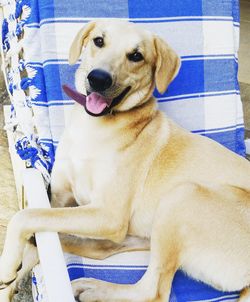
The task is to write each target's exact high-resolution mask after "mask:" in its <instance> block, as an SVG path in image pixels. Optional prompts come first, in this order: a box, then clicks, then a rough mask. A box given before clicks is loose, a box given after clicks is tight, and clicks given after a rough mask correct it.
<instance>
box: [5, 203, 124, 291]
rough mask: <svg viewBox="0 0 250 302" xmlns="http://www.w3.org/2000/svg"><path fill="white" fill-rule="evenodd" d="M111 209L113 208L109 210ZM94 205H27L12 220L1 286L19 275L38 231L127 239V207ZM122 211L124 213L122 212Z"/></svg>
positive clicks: (7, 234) (8, 229)
mask: <svg viewBox="0 0 250 302" xmlns="http://www.w3.org/2000/svg"><path fill="white" fill-rule="evenodd" d="M107 209H109V210H107ZM113 210H114V207H113V209H112V208H111V207H107V206H106V207H105V209H104V208H103V207H101V208H100V207H93V206H91V205H87V206H82V207H74V208H55V209H25V210H22V211H20V212H18V213H17V214H16V215H15V216H14V217H13V218H12V219H11V221H10V223H9V225H8V228H7V233H6V240H5V245H4V249H3V253H2V256H1V258H0V282H1V283H0V284H1V285H0V288H5V287H6V286H8V285H9V284H10V283H11V281H13V280H14V279H15V278H16V273H17V269H18V267H19V266H20V263H21V261H22V254H23V249H24V246H25V244H26V242H27V240H28V239H29V238H30V237H31V236H32V235H33V234H34V233H37V232H47V231H50V232H61V233H66V234H72V235H78V236H82V237H88V238H94V239H108V240H111V241H114V242H121V241H123V240H124V238H125V236H126V233H127V228H128V217H127V218H126V214H125V213H124V211H121V213H120V215H119V212H120V211H119V210H118V209H117V208H116V209H115V211H113ZM121 214H122V215H121Z"/></svg>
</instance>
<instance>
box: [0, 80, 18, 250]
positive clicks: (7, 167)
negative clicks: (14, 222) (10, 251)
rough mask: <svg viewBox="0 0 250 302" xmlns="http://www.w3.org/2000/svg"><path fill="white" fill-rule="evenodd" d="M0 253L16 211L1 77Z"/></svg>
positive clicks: (5, 97) (6, 99)
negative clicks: (4, 118)
mask: <svg viewBox="0 0 250 302" xmlns="http://www.w3.org/2000/svg"><path fill="white" fill-rule="evenodd" d="M0 100H1V102H0V253H1V250H2V243H3V240H4V237H5V231H6V225H7V222H8V220H9V219H10V217H11V216H12V215H13V214H14V213H15V212H16V211H17V196H16V189H15V182H14V178H13V172H12V166H11V163H10V157H9V153H8V144H7V137H6V132H5V131H4V130H3V125H4V121H3V110H2V109H3V105H4V104H6V103H8V97H7V94H6V91H5V86H4V83H3V78H2V75H1V76H0Z"/></svg>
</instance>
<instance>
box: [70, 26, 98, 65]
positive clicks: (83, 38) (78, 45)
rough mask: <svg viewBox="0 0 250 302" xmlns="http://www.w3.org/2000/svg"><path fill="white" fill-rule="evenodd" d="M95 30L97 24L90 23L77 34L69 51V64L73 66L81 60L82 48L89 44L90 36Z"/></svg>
mask: <svg viewBox="0 0 250 302" xmlns="http://www.w3.org/2000/svg"><path fill="white" fill-rule="evenodd" d="M94 28H95V22H90V23H88V24H87V25H86V26H84V27H83V28H82V29H80V31H79V32H78V33H77V35H76V37H75V39H74V40H73V42H72V44H71V47H70V50H69V64H71V65H73V64H75V63H76V61H77V60H78V59H79V57H80V54H81V51H82V48H83V47H85V46H86V45H87V43H88V36H89V34H90V32H91V31H92V30H93V29H94Z"/></svg>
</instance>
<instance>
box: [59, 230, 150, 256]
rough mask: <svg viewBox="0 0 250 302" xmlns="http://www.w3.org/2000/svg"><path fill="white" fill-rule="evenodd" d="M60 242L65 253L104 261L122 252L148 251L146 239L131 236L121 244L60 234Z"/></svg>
mask: <svg viewBox="0 0 250 302" xmlns="http://www.w3.org/2000/svg"><path fill="white" fill-rule="evenodd" d="M60 241H61V244H62V248H63V250H64V251H65V252H67V253H72V254H75V255H78V256H82V257H89V258H92V259H105V258H107V257H110V256H112V255H115V254H118V253H122V252H131V251H145V250H149V249H150V242H149V240H148V239H143V238H139V237H132V236H127V237H126V238H125V240H124V241H123V242H122V243H115V242H112V241H110V240H95V239H86V238H81V237H78V236H73V235H67V234H60Z"/></svg>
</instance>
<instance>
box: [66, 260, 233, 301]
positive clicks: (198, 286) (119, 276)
mask: <svg viewBox="0 0 250 302" xmlns="http://www.w3.org/2000/svg"><path fill="white" fill-rule="evenodd" d="M68 272H69V276H70V280H71V281H72V280H75V279H78V278H83V277H85V278H95V279H99V280H103V281H107V282H112V283H119V284H134V283H136V282H137V281H139V280H140V279H141V278H142V276H143V275H144V273H145V270H138V269H136V268H135V269H122V268H121V269H119V268H117V269H112V268H107V267H103V268H101V269H98V268H97V269H92V268H85V265H79V264H78V265H76V266H74V265H70V266H68ZM238 296H239V293H238V292H232V293H228V292H221V291H218V290H216V289H214V288H212V287H211V286H209V285H207V284H205V283H202V282H198V281H195V280H193V279H191V278H189V277H187V275H185V274H184V273H183V272H182V271H177V273H176V274H175V277H174V280H173V283H172V290H171V297H170V301H172V299H173V300H174V298H175V300H174V301H178V302H186V301H192V300H193V301H195V300H196V301H197V300H208V301H209V299H211V300H212V299H216V301H225V300H228V299H233V298H237V297H238Z"/></svg>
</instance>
